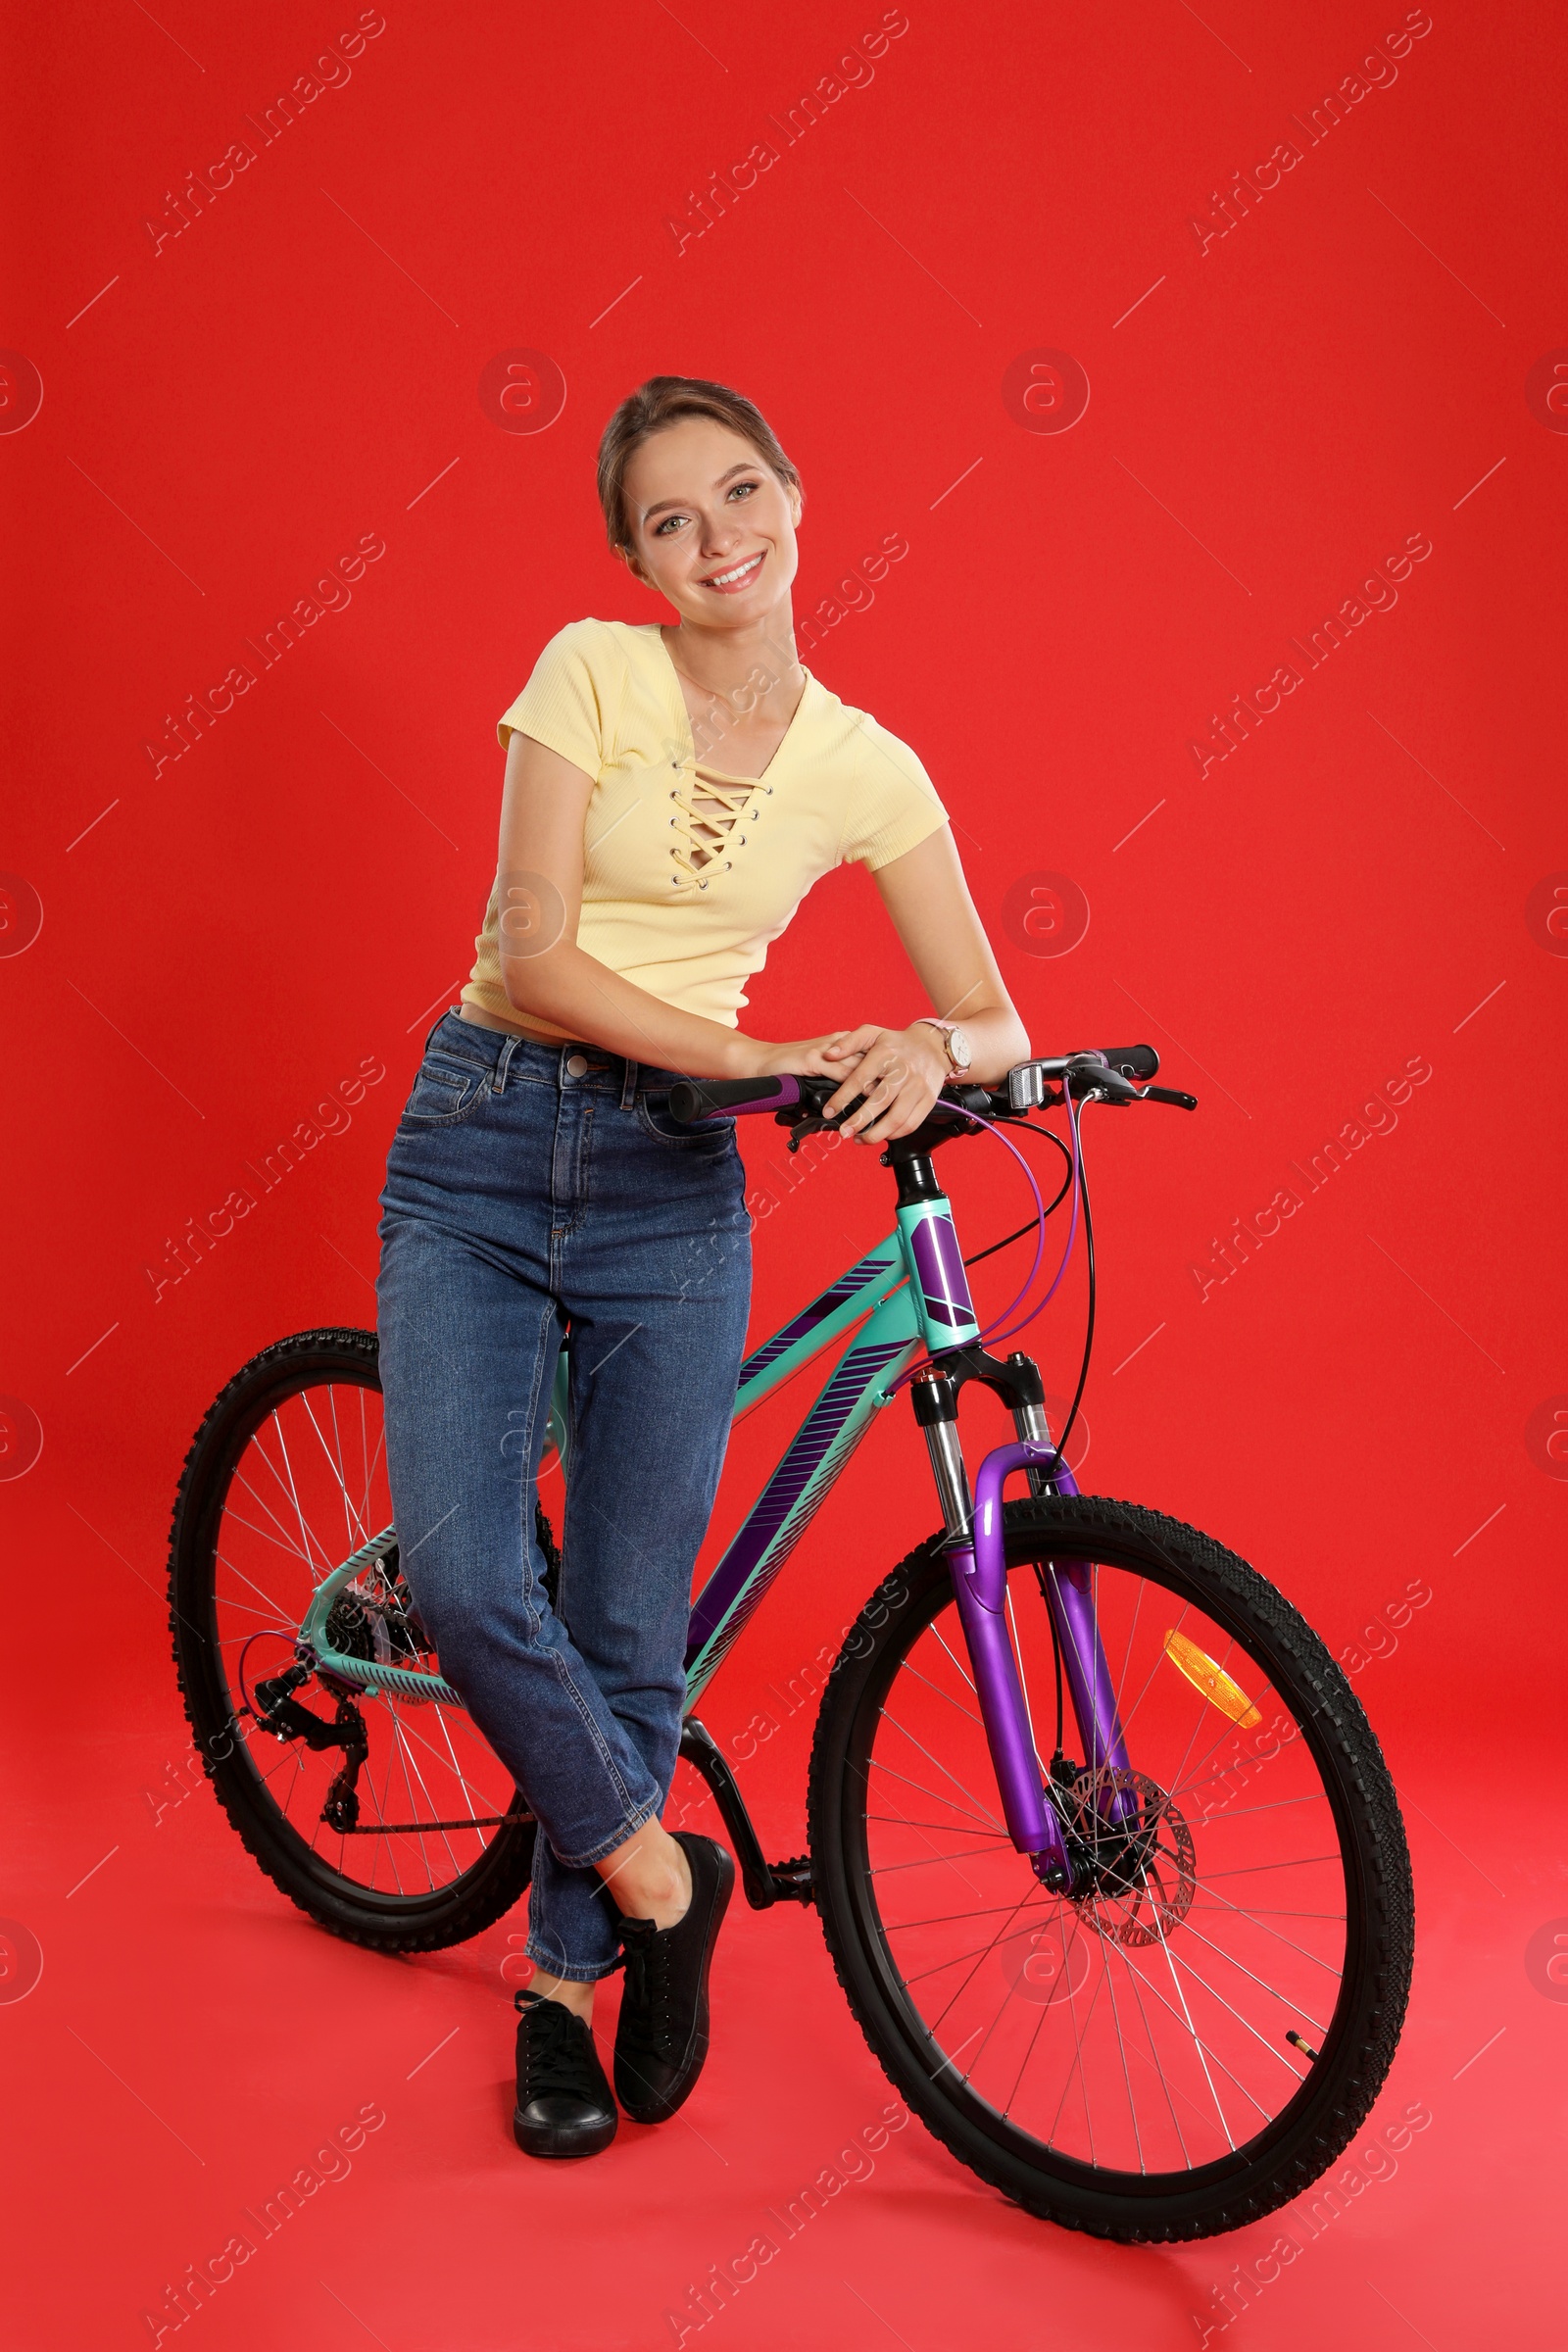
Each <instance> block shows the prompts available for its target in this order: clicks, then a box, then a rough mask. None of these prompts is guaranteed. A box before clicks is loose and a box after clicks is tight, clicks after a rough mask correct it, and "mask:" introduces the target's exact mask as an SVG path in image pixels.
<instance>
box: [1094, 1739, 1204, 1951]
mask: <svg viewBox="0 0 1568 2352" xmlns="http://www.w3.org/2000/svg"><path fill="white" fill-rule="evenodd" d="M1065 1793H1066V1800H1067V1801H1066V1814H1067V1819H1066V1836H1067V1851H1068V1857H1069V1859H1070V1861H1071V1863H1072V1872H1073V1892H1072V1897H1071V1899H1072V1902H1073V1905H1074V1907H1075V1909H1076V1910H1077V1912H1078V1914H1079V1916H1080V1918H1082V1920H1083V1921H1084V1924H1085V1925H1086V1926H1087V1927H1092V1928H1093V1929H1094V1930H1095V1932H1096V1933H1097V1934H1098V1935H1101V1936H1105V1937H1106V1938H1108V1940H1109V1941H1111V1942H1113V1943H1120V1944H1130V1945H1140V1944H1151V1943H1163V1942H1164V1941H1165V1939H1166V1938H1167V1937H1168V1936H1169V1935H1170V1934H1171V1932H1172V1930H1173V1929H1175V1928H1178V1927H1180V1925H1181V1923H1182V1921H1183V1920H1184V1919H1185V1918H1186V1916H1187V1914H1188V1911H1189V1910H1190V1909H1191V1907H1192V1901H1193V1896H1194V1894H1195V1893H1196V1891H1197V1887H1198V1878H1197V1872H1196V1869H1195V1866H1194V1848H1193V1834H1192V1832H1191V1830H1190V1829H1189V1828H1188V1826H1187V1823H1186V1821H1185V1820H1184V1819H1183V1817H1182V1815H1181V1814H1180V1813H1179V1812H1178V1811H1177V1809H1176V1807H1175V1806H1174V1805H1173V1804H1172V1802H1171V1800H1170V1798H1169V1797H1168V1796H1167V1795H1166V1793H1165V1791H1164V1789H1161V1788H1160V1787H1159V1786H1158V1784H1157V1783H1156V1782H1154V1781H1152V1780H1151V1779H1150V1778H1149V1776H1148V1775H1147V1773H1142V1772H1128V1771H1123V1770H1120V1769H1117V1768H1116V1767H1113V1766H1111V1765H1103V1766H1102V1768H1101V1769H1100V1770H1099V1771H1098V1772H1091V1771H1090V1770H1089V1769H1088V1767H1087V1766H1085V1767H1083V1768H1082V1769H1081V1770H1080V1771H1079V1772H1078V1773H1077V1774H1076V1775H1075V1777H1074V1779H1073V1781H1072V1784H1071V1786H1070V1788H1069V1789H1067V1790H1066V1792H1065Z"/></svg>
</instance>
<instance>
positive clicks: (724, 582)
mask: <svg viewBox="0 0 1568 2352" xmlns="http://www.w3.org/2000/svg"><path fill="white" fill-rule="evenodd" d="M761 560H762V559H761V557H760V556H748V557H747V559H746V562H745V563H744V564H736V566H735V569H734V570H733V571H718V572H715V573H714V574H713V577H712V578H711V580H710V581H709V583H708V584H709V586H710V588H727V587H728V586H729V584H730V582H731V580H738V579H740V578H741V577H742V576H743V575H744V574H745V573H746V572H748V571H750V570H751V569H752V568H753V566H754V564H760V562H761Z"/></svg>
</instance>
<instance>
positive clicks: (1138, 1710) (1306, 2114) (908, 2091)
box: [809, 1495, 1413, 2241]
mask: <svg viewBox="0 0 1568 2352" xmlns="http://www.w3.org/2000/svg"><path fill="white" fill-rule="evenodd" d="M1004 1516H1005V1542H1006V1560H1007V1587H1008V1614H1009V1619H1010V1622H1011V1626H1012V1633H1013V1641H1014V1647H1015V1651H1016V1655H1017V1658H1018V1664H1019V1670H1020V1675H1021V1679H1022V1683H1023V1688H1024V1691H1025V1695H1026V1701H1027V1704H1028V1707H1029V1711H1030V1717H1031V1722H1032V1726H1033V1732H1034V1739H1035V1745H1036V1750H1037V1753H1038V1755H1039V1758H1040V1764H1041V1770H1042V1773H1043V1774H1048V1775H1049V1776H1050V1778H1051V1781H1052V1783H1053V1786H1054V1790H1055V1794H1056V1801H1057V1806H1058V1810H1059V1812H1060V1813H1061V1816H1062V1818H1063V1821H1064V1824H1065V1826H1066V1830H1067V1835H1068V1842H1069V1848H1070V1850H1071V1851H1072V1852H1073V1853H1074V1855H1075V1885H1074V1891H1073V1893H1072V1894H1071V1895H1070V1896H1062V1895H1058V1894H1054V1893H1052V1892H1050V1891H1048V1889H1047V1888H1046V1887H1044V1886H1042V1885H1041V1883H1040V1882H1039V1881H1038V1880H1037V1879H1036V1877H1035V1876H1034V1873H1033V1871H1032V1870H1031V1867H1030V1864H1029V1862H1028V1859H1027V1857H1026V1856H1024V1855H1021V1854H1019V1853H1018V1852H1016V1851H1015V1849H1014V1848H1013V1846H1012V1843H1011V1840H1010V1839H1009V1838H1008V1837H1007V1834H1006V1830H1005V1825H1004V1822H1003V1818H1002V1807H1001V1803H1000V1800H999V1797H998V1792H997V1785H996V1777H995V1773H994V1771H993V1768H992V1764H991V1757H990V1751H989V1748H988V1746H987V1743H986V1739H985V1734H984V1731H983V1729H982V1726H981V1723H980V1718H979V1710H978V1702H977V1699H976V1695H975V1690H974V1684H973V1679H972V1675H971V1672H970V1668H969V1662H968V1657H967V1652H966V1649H965V1645H964V1641H963V1636H962V1632H961V1630H960V1628H959V1624H958V1615H957V1609H956V1604H955V1601H954V1597H953V1587H952V1580H951V1577H950V1575H949V1571H948V1565H947V1560H946V1556H945V1553H944V1551H943V1549H942V1542H941V1539H939V1538H933V1539H932V1540H931V1541H930V1542H929V1543H927V1544H923V1545H922V1546H921V1547H920V1548H919V1549H918V1550H917V1551H914V1552H912V1553H911V1554H910V1555H909V1557H908V1558H907V1560H906V1561H905V1562H904V1563H903V1565H902V1566H901V1567H900V1568H899V1569H897V1570H896V1571H895V1573H894V1574H893V1575H892V1576H891V1577H889V1578H888V1579H887V1581H886V1582H885V1583H884V1584H883V1586H882V1587H881V1588H880V1590H879V1591H878V1592H877V1593H875V1594H873V1596H872V1598H871V1600H870V1601H869V1602H868V1603H867V1605H866V1607H865V1609H864V1610H863V1611H862V1612H861V1614H860V1617H859V1619H858V1621H857V1623H856V1625H855V1627H854V1628H853V1629H852V1631H851V1633H850V1635H849V1637H848V1639H847V1640H846V1642H845V1645H844V1648H843V1650H842V1652H841V1653H840V1656H839V1658H838V1661H837V1663H836V1665H835V1666H834V1669H833V1673H832V1675H831V1677H830V1679H829V1682H828V1686H827V1690H826V1691H825V1692H824V1694H823V1700H822V1709H821V1714H820V1716H819V1718H818V1721H817V1727H816V1736H815V1740H814V1744H813V1747H812V1754H811V1779H810V1800H809V1802H810V1841H811V1854H812V1860H813V1864H814V1867H815V1874H816V1887H817V1901H818V1905H819V1907H820V1909H821V1913H822V1921H823V1929H824V1933H825V1935H826V1937H827V1942H828V1948H829V1950H830V1952H831V1954H832V1957H833V1961H834V1965H835V1967H836V1968H837V1970H838V1974H839V1979H840V1982H841V1983H842V1985H843V1986H844V1989H845V1991H846V1993H847V1994H848V1996H849V2000H850V2004H851V2007H852V2008H853V2009H854V2011H855V2014H856V2017H857V2018H858V2021H859V2024H860V2027H861V2029H862V2031H863V2032H864V2034H865V2036H866V2039H867V2040H868V2041H869V2043H870V2045H871V2048H872V2050H873V2051H874V2052H875V2054H876V2056H877V2058H878V2059H879V2060H880V2061H881V2064H882V2066H883V2067H884V2069H885V2070H886V2072H887V2074H888V2076H889V2077H890V2079H891V2080H892V2082H894V2084H895V2085H896V2087H897V2088H898V2089H899V2090H900V2091H901V2092H902V2093H903V2095H904V2097H905V2099H906V2100H907V2103H908V2105H909V2106H910V2107H911V2108H912V2109H913V2110H914V2112H915V2113H916V2114H918V2115H919V2116H920V2117H921V2119H922V2120H923V2121H924V2122H925V2124H926V2125H927V2126H928V2127H929V2129H930V2130H931V2131H933V2132H934V2133H935V2134H936V2135H937V2137H938V2138H939V2139H941V2140H942V2141H944V2142H945V2144H946V2145H947V2146H948V2147H949V2148H950V2149H951V2150H952V2152H953V2153H954V2155H956V2157H957V2158H958V2159H959V2161H960V2162H961V2163H963V2164H965V2165H967V2166H968V2167H969V2168H970V2169H971V2170H972V2171H973V2172H975V2173H977V2174H978V2175H979V2176H980V2177H981V2178H982V2179H983V2180H987V2181H989V2182H991V2183H992V2185H993V2186H995V2187H997V2188H999V2189H1001V2190H1002V2191H1004V2192H1005V2194H1006V2195H1008V2196H1010V2197H1012V2198H1014V2199H1015V2200H1016V2201H1017V2202H1018V2203H1019V2204H1020V2205H1023V2206H1025V2207H1026V2208H1027V2209H1028V2210H1029V2211H1030V2212H1033V2213H1037V2214H1040V2215H1043V2216H1045V2217H1046V2218H1048V2219H1050V2220H1052V2221H1055V2222H1060V2223H1063V2224H1065V2225H1066V2226H1067V2227H1069V2228H1072V2229H1088V2230H1090V2231H1092V2232H1094V2233H1095V2234H1097V2235H1099V2236H1103V2237H1113V2238H1122V2239H1127V2240H1134V2241H1137V2240H1171V2239H1180V2238H1193V2237H1203V2236H1207V2235H1210V2234H1212V2233H1213V2232H1216V2231H1219V2230H1225V2229H1238V2228H1240V2227H1241V2226H1242V2225H1243V2224H1245V2223H1247V2222H1250V2221H1255V2220H1257V2219H1258V2218H1259V2217H1260V2216H1261V2215H1263V2214H1266V2213H1268V2212H1270V2211H1271V2210H1272V2209H1273V2208H1275V2207H1276V2206H1279V2205H1282V2204H1284V2203H1285V2202H1286V2201H1287V2200H1288V2199H1290V2198H1292V2197H1295V2196H1297V2195H1299V2193H1300V2191H1301V2190H1302V2189H1303V2188H1305V2187H1306V2186H1307V2185H1308V2183H1309V2182H1311V2181H1312V2180H1315V2179H1316V2178H1317V2177H1318V2175H1319V2174H1320V2173H1322V2172H1323V2171H1325V2170H1326V2169H1327V2167H1328V2166H1329V2165H1330V2164H1332V2163H1333V2162H1334V2160H1335V2158H1336V2157H1337V2156H1338V2155H1340V2154H1341V2152H1342V2151H1343V2150H1344V2148H1345V2147H1346V2146H1347V2144H1348V2141H1349V2140H1350V2139H1351V2138H1352V2136H1353V2135H1354V2133H1355V2132H1356V2131H1358V2130H1359V2129H1360V2126H1361V2124H1362V2122H1363V2121H1364V2119H1365V2117H1366V2115H1367V2112H1368V2110H1369V2109H1370V2107H1371V2105H1372V2102H1373V2100H1374V2099H1375V2097H1376V2096H1377V2093H1378V2090H1379V2088H1380V2087H1381V2085H1382V2082H1383V2079H1384V2077H1385V2075H1386V2074H1387V2072H1388V2069H1389V2064H1390V2061H1391V2059H1392V2058H1393V2055H1394V2049H1395V2044H1396V2042H1397V2038H1398V2034H1399V2027H1400V2023H1401V2021H1402V2018H1403V2014H1404V2006H1405V2000H1406V1996H1407V1993H1408V1989H1409V1983H1410V1966H1411V1947H1412V1938H1413V1899H1412V1894H1411V1887H1410V1865H1409V1856H1408V1853H1407V1851H1406V1848H1405V1841H1404V1833H1403V1828H1402V1825H1401V1823H1400V1820H1399V1814H1398V1808H1397V1803H1396V1800H1395V1793H1394V1788H1393V1784H1392V1782H1391V1780H1390V1778H1389V1773H1388V1769H1387V1767H1386V1765H1385V1764H1384V1761H1383V1756H1382V1752H1381V1750H1380V1749H1379V1747H1378V1743H1377V1740H1376V1739H1375V1738H1374V1736H1373V1734H1372V1731H1371V1729H1370V1727H1369V1726H1368V1724H1367V1721H1366V1717H1365V1716H1364V1714H1363V1713H1362V1711H1361V1708H1360V1705H1359V1704H1358V1702H1357V1700H1356V1698H1355V1696H1354V1694H1353V1693H1352V1691H1351V1690H1350V1688H1349V1685H1348V1683H1347V1682H1346V1680H1345V1677H1344V1675H1343V1674H1342V1673H1341V1672H1340V1670H1339V1668H1338V1667H1337V1666H1336V1665H1335V1663H1334V1661H1333V1659H1332V1658H1331V1657H1330V1655H1329V1653H1328V1651H1327V1650H1326V1649H1325V1647H1324V1646H1323V1643H1322V1642H1320V1641H1319V1640H1318V1638H1317V1636H1316V1635H1315V1634H1314V1633H1313V1632H1312V1630H1311V1628H1310V1627H1309V1626H1308V1625H1306V1623H1305V1622H1304V1621H1303V1619H1302V1618H1301V1617H1300V1616H1299V1614H1298V1613H1297V1611H1296V1610H1295V1609H1294V1608H1293V1607H1292V1606H1291V1605H1290V1603H1289V1602H1288V1601H1287V1600H1285V1599H1284V1598H1283V1597H1282V1596H1281V1595H1280V1594H1279V1593H1276V1592H1275V1591H1274V1589H1273V1588H1272V1586H1270V1585H1268V1584H1266V1583H1265V1582H1264V1580H1263V1579H1262V1578H1261V1577H1260V1576H1258V1575H1257V1574H1256V1573H1255V1572H1254V1571H1253V1570H1252V1569H1251V1568H1250V1567H1248V1565H1247V1564H1246V1562H1245V1561H1243V1560H1240V1559H1238V1558H1237V1557H1236V1556H1235V1554H1234V1553H1232V1552H1228V1551H1225V1550H1223V1549H1222V1548H1221V1547H1220V1546H1219V1545H1218V1544H1214V1543H1211V1542H1210V1541H1209V1539H1208V1538H1207V1537H1205V1536H1201V1535H1200V1534H1198V1533H1197V1532H1196V1531H1195V1530H1194V1529H1192V1528H1189V1527H1183V1526H1181V1525H1180V1524H1179V1523H1178V1522H1177V1521H1175V1520H1172V1519H1166V1518H1164V1517H1162V1516H1160V1515H1159V1514H1158V1513H1157V1512H1153V1511H1149V1510H1144V1509H1142V1508H1140V1507H1139V1506H1137V1505H1136V1504H1132V1503H1122V1502H1111V1501H1107V1500H1104V1499H1102V1498H1101V1497H1098V1496H1092V1495H1080V1496H1072V1497H1064V1496H1058V1497H1043V1498H1038V1499H1031V1500H1027V1501H1024V1500H1020V1501H1017V1502H1011V1503H1008V1504H1007V1505H1006V1507H1005V1515H1004ZM1068 1567H1077V1568H1087V1569H1088V1570H1089V1572H1090V1584H1091V1589H1092V1593H1093V1595H1094V1604H1095V1617H1096V1623H1097V1626H1098V1631H1099V1637H1100V1641H1101V1644H1102V1647H1103V1651H1104V1654H1105V1659H1106V1663H1107V1666H1108V1669H1109V1673H1110V1677H1111V1680H1112V1683H1113V1685H1114V1688H1115V1691H1116V1695H1117V1703H1118V1707H1119V1711H1120V1716H1121V1723H1122V1728H1123V1731H1124V1734H1125V1738H1126V1745H1127V1757H1128V1765H1127V1769H1125V1770H1118V1771H1112V1770H1111V1769H1110V1768H1109V1767H1103V1768H1102V1769H1101V1771H1100V1772H1098V1773H1095V1772H1092V1771H1091V1770H1090V1769H1089V1766H1088V1764H1087V1763H1086V1762H1085V1761H1084V1760H1083V1759H1082V1753H1081V1751H1082V1741H1081V1740H1080V1738H1079V1735H1078V1733H1077V1730H1076V1727H1075V1724H1074V1720H1073V1715H1072V1708H1071V1701H1070V1697H1069V1698H1068V1700H1067V1703H1066V1706H1065V1710H1064V1709H1063V1703H1062V1696H1061V1692H1062V1686H1063V1681H1064V1679H1065V1678H1064V1677H1063V1676H1062V1674H1061V1671H1060V1660H1059V1658H1058V1656H1057V1654H1056V1650H1055V1646H1054V1636H1053V1630H1052V1627H1053V1618H1052V1612H1051V1609H1050V1608H1049V1606H1048V1605H1047V1593H1048V1590H1049V1587H1050V1581H1051V1580H1052V1578H1053V1577H1054V1576H1055V1575H1057V1574H1058V1573H1059V1572H1060V1571H1062V1570H1063V1569H1065V1568H1068Z"/></svg>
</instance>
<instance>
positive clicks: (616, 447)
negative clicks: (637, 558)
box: [599, 375, 801, 555]
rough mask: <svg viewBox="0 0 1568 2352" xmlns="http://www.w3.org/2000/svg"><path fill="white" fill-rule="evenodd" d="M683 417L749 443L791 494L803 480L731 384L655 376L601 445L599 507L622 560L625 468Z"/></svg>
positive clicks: (628, 402) (626, 531) (627, 526)
mask: <svg viewBox="0 0 1568 2352" xmlns="http://www.w3.org/2000/svg"><path fill="white" fill-rule="evenodd" d="M681 417H711V418H712V419H713V421H714V422H715V423H716V424H725V425H728V427H729V429H730V431H731V432H732V433H738V434H739V435H740V437H741V439H742V440H743V441H749V442H750V443H751V445H752V447H753V449H755V450H756V452H757V454H758V456H759V457H760V459H761V461H762V463H763V465H764V466H767V467H768V469H769V471H770V472H773V473H775V474H777V476H778V478H779V480H780V481H781V482H783V483H784V484H785V485H786V486H787V487H788V488H789V489H791V490H799V489H800V487H801V477H800V474H799V473H798V472H797V470H796V468H795V466H794V465H793V464H792V463H791V461H790V460H789V459H788V458H787V457H786V456H785V455H784V452H783V450H782V449H781V448H780V447H779V443H778V436H777V435H776V434H775V432H774V431H773V428H772V426H771V425H770V424H769V423H768V421H767V418H766V417H764V416H763V415H762V412H761V410H760V409H759V408H755V407H754V406H753V404H752V403H751V401H749V400H747V399H746V398H745V396H744V395H743V394H742V393H739V392H732V391H731V390H730V388H729V386H728V385H727V384H713V383H710V382H709V381H708V380H707V378H706V377H705V376H700V375H651V376H650V377H649V378H648V381H647V382H646V383H645V384H639V385H638V387H637V389H636V391H635V392H633V393H631V394H630V395H629V396H628V398H626V399H625V400H623V401H622V402H621V404H620V406H619V408H618V409H617V410H616V411H615V414H614V415H613V417H612V418H611V419H610V422H609V423H608V424H607V425H606V427H605V430H604V436H603V438H602V440H601V441H600V444H599V503H600V505H601V506H602V507H603V509H604V511H605V528H606V530H607V531H608V532H609V534H610V544H611V546H612V547H613V549H614V550H615V552H616V554H617V555H618V554H619V553H620V551H621V549H622V548H624V547H629V546H630V545H631V522H630V518H629V516H628V515H627V513H626V493H625V481H626V468H627V466H629V465H630V463H631V460H632V457H633V455H634V454H635V452H636V451H637V450H638V449H640V448H641V447H642V444H643V443H644V442H645V441H646V440H648V438H649V437H650V435H651V434H654V433H657V432H661V431H662V429H663V427H664V426H665V425H667V424H674V423H676V422H677V421H678V419H679V418H681Z"/></svg>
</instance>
